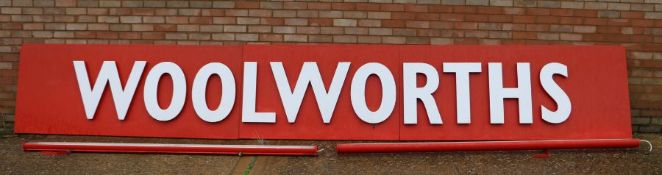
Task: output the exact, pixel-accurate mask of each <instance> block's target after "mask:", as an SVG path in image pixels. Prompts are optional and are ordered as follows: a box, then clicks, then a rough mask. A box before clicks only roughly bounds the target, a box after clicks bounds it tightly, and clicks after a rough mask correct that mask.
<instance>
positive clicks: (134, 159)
mask: <svg viewBox="0 0 662 175" xmlns="http://www.w3.org/2000/svg"><path fill="white" fill-rule="evenodd" d="M635 137H636V138H640V139H646V140H650V141H651V142H652V143H653V145H654V148H653V152H651V153H648V152H647V151H644V150H645V149H646V147H647V146H643V145H642V147H641V148H640V149H631V150H566V151H552V154H551V157H549V158H533V155H535V154H536V153H539V152H540V151H516V152H447V153H400V154H352V155H347V154H341V155H338V154H336V153H335V150H334V147H335V143H336V142H320V141H266V144H296V145H304V144H305V145H309V144H318V145H319V146H320V148H321V149H323V151H321V152H320V155H319V156H318V157H273V156H257V157H256V156H242V157H239V156H215V155H163V154H161V155H157V154H96V153H73V154H70V155H66V156H45V155H41V154H40V153H35V152H29V153H25V152H23V151H22V150H21V147H20V144H21V142H22V141H26V140H33V141H88V142H139V143H141V142H150V143H203V144H212V143H213V144H258V143H257V141H254V140H241V141H223V140H189V139H145V138H117V137H81V136H15V135H10V136H5V137H4V138H1V139H0V141H1V142H2V143H0V172H3V173H2V174H157V173H158V174H164V173H165V174H244V173H249V174H532V173H537V174H662V134H640V135H636V136H635Z"/></svg>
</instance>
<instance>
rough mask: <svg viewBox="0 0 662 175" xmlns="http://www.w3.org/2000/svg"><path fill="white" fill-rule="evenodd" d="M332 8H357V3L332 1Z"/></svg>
mask: <svg viewBox="0 0 662 175" xmlns="http://www.w3.org/2000/svg"><path fill="white" fill-rule="evenodd" d="M331 9H333V10H355V9H356V4H354V3H332V4H331Z"/></svg>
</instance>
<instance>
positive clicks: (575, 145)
mask: <svg viewBox="0 0 662 175" xmlns="http://www.w3.org/2000/svg"><path fill="white" fill-rule="evenodd" d="M639 143H640V142H639V139H588V140H527V141H477V142H409V143H408V142H399V143H346V144H338V145H336V151H337V152H339V153H393V152H438V151H497V150H541V149H542V150H547V149H586V148H635V147H639Z"/></svg>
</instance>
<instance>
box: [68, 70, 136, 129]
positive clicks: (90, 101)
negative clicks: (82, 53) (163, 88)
mask: <svg viewBox="0 0 662 175" xmlns="http://www.w3.org/2000/svg"><path fill="white" fill-rule="evenodd" d="M145 64H146V62H145V61H136V62H135V63H134V64H133V69H132V70H131V74H130V75H129V80H128V81H127V82H126V87H122V85H121V82H120V78H119V74H118V73H117V66H116V65H115V61H104V62H103V65H102V66H101V70H100V71H99V75H98V76H97V80H96V81H94V88H91V87H90V81H89V77H88V75H87V68H86V67H85V61H74V70H75V71H76V79H77V80H78V88H79V89H80V95H81V97H82V98H83V106H84V107H85V115H86V116H87V119H88V120H91V119H94V113H95V112H96V110H97V106H99V101H100V100H101V95H102V94H103V91H104V89H105V88H106V84H108V83H110V91H111V93H112V94H113V101H114V102H115V110H116V111H117V118H118V119H119V120H124V117H125V116H126V112H127V110H128V109H129V104H130V103H131V99H133V94H134V93H135V92H136V87H137V86H138V81H139V80H140V76H141V75H142V73H143V69H145Z"/></svg>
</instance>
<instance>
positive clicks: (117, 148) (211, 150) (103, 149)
mask: <svg viewBox="0 0 662 175" xmlns="http://www.w3.org/2000/svg"><path fill="white" fill-rule="evenodd" d="M23 150H24V151H42V152H88V153H168V154H228V155H239V154H242V155H280V156H316V155H317V145H310V146H309V145H305V146H293V145H207V144H156V143H96V142H26V143H23Z"/></svg>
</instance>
